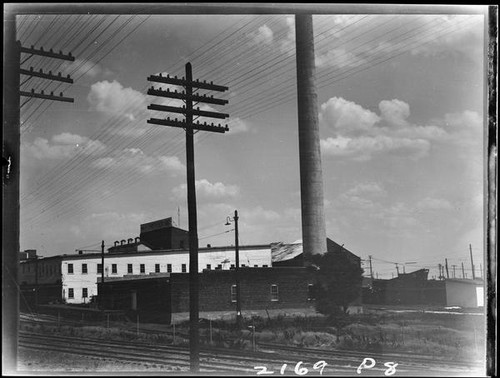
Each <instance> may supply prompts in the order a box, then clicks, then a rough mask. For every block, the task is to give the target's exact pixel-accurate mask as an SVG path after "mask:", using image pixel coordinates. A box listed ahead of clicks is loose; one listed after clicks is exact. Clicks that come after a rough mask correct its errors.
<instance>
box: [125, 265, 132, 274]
mask: <svg viewBox="0 0 500 378" xmlns="http://www.w3.org/2000/svg"><path fill="white" fill-rule="evenodd" d="M127 272H128V273H129V274H132V273H134V269H133V268H132V264H128V265H127Z"/></svg>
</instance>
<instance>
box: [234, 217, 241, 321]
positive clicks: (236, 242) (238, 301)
mask: <svg viewBox="0 0 500 378" xmlns="http://www.w3.org/2000/svg"><path fill="white" fill-rule="evenodd" d="M238 219H239V217H238V211H237V210H235V211H234V251H235V254H236V256H235V257H236V268H235V274H236V324H237V325H238V328H240V327H241V290H240V274H239V270H240V247H239V236H238Z"/></svg>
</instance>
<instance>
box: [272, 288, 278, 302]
mask: <svg viewBox="0 0 500 378" xmlns="http://www.w3.org/2000/svg"><path fill="white" fill-rule="evenodd" d="M278 300H279V298H278V285H271V301H273V302H276V301H278Z"/></svg>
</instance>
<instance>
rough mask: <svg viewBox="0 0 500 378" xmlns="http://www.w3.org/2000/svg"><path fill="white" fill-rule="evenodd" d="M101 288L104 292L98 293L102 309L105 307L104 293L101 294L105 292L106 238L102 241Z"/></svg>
mask: <svg viewBox="0 0 500 378" xmlns="http://www.w3.org/2000/svg"><path fill="white" fill-rule="evenodd" d="M101 267H102V269H101V289H102V291H103V292H102V293H98V295H99V304H100V305H101V309H103V308H104V301H103V298H104V295H101V294H104V240H103V241H102V242H101Z"/></svg>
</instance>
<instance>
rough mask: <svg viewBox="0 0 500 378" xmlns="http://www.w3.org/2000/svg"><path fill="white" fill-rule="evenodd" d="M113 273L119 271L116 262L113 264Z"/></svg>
mask: <svg viewBox="0 0 500 378" xmlns="http://www.w3.org/2000/svg"><path fill="white" fill-rule="evenodd" d="M111 273H113V274H116V273H118V267H117V266H116V264H111Z"/></svg>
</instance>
